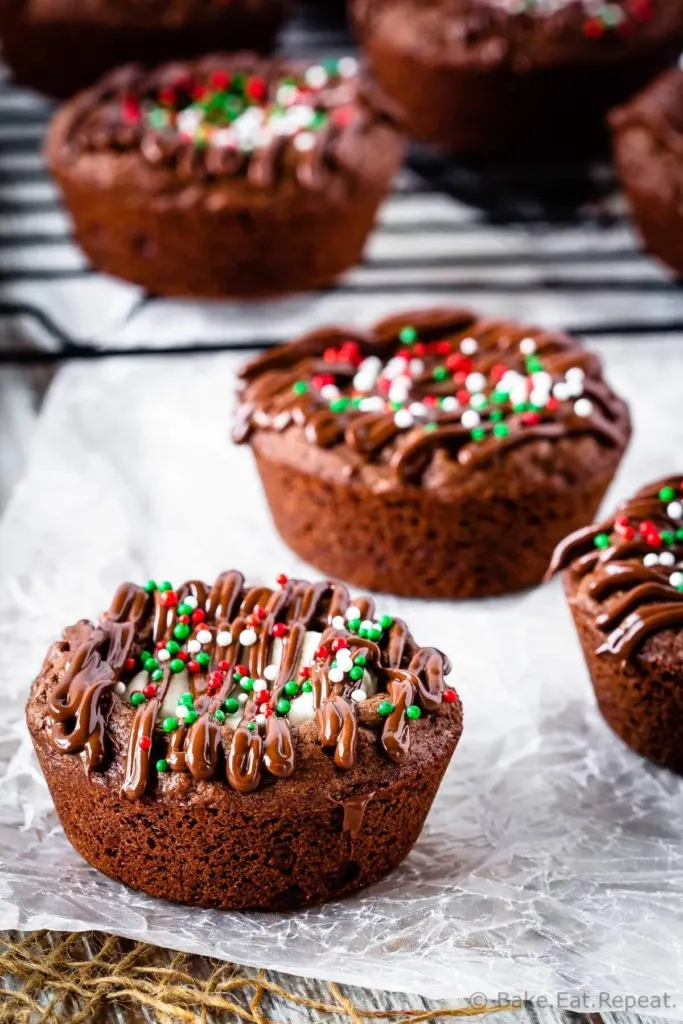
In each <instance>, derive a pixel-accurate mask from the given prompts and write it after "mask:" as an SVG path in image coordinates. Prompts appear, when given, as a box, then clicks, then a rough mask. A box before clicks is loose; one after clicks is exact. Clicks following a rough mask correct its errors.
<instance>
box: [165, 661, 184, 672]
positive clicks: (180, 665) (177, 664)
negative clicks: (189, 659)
mask: <svg viewBox="0 0 683 1024" xmlns="http://www.w3.org/2000/svg"><path fill="white" fill-rule="evenodd" d="M168 667H169V668H170V670H171V672H173V673H174V674H177V673H178V672H182V671H183V669H184V668H185V662H184V661H181V660H180V658H173V660H172V661H171V662H169V666H168Z"/></svg>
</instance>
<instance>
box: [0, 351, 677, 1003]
mask: <svg viewBox="0 0 683 1024" xmlns="http://www.w3.org/2000/svg"><path fill="white" fill-rule="evenodd" d="M682 345H683V339H682V338H676V337H671V338H670V339H669V340H667V341H666V342H664V341H652V340H648V341H634V340H631V341H623V342H622V341H620V340H618V339H616V338H610V339H605V340H604V341H603V342H602V343H601V344H600V345H599V346H596V347H598V348H599V349H600V350H601V352H602V354H603V356H604V357H605V361H606V364H607V367H608V371H609V375H610V377H611V379H612V381H613V382H614V384H615V385H616V386H618V387H619V388H620V389H621V390H622V391H623V392H624V393H625V394H626V395H627V397H628V398H629V399H630V400H631V402H632V405H633V410H634V415H635V425H636V439H635V441H634V443H633V446H632V449H631V451H630V453H629V455H628V457H627V460H626V463H625V465H624V468H623V470H622V472H621V474H620V476H619V478H618V480H617V481H616V483H615V485H614V487H613V489H612V493H611V495H610V496H609V499H608V500H609V502H613V501H615V500H616V499H617V498H618V497H620V496H623V495H626V494H627V493H628V492H629V491H631V490H632V489H634V488H635V487H636V486H638V485H639V484H641V483H642V482H644V481H646V480H649V479H652V478H654V477H656V476H657V475H658V474H660V473H665V472H670V471H674V470H680V469H681V451H682V450H683V416H682V415H681V397H682V394H681V392H682V388H681V380H682V379H683V378H682V375H681V370H682V368H683V349H681V346H682ZM239 361H241V357H239V356H236V355H231V354H220V355H218V354H211V355H204V356H196V357H187V356H186V357H176V356H173V357H160V356H149V357H142V358H140V357H138V358H135V357H127V356H126V357H124V358H119V359H113V358H111V359H105V360H101V361H97V362H86V363H81V364H71V365H70V366H68V367H67V368H65V369H64V370H62V371H61V372H60V374H59V375H58V377H57V379H56V382H55V384H54V385H53V388H52V391H51V393H50V395H49V397H48V400H47V403H46V407H45V409H44V412H43V416H42V420H41V423H40V426H39V430H38V434H37V436H36V438H35V442H34V445H33V450H32V457H31V460H30V466H29V471H28V473H27V475H26V477H25V479H24V482H23V484H22V485H21V486H20V487H19V489H18V490H17V492H16V494H15V496H14V499H13V501H12V503H11V505H10V507H9V509H8V511H7V514H6V516H5V518H4V520H3V523H2V525H1V526H0V566H1V575H2V584H1V586H0V672H1V686H2V691H1V692H2V719H1V720H2V728H0V783H1V784H0V928H22V929H33V928H42V927H45V928H54V929H60V928H68V929H91V928H95V929H103V930H106V931H109V932H114V933H117V934H121V935H125V936H129V937H132V938H136V939H144V940H148V941H152V942H156V943H159V944H161V945H167V946H169V947H173V948H178V949H183V950H188V951H195V952H197V953H203V954H210V955H213V956H218V957H224V958H226V959H231V960H235V961H238V962H241V963H245V964H252V965H258V966H260V967H267V968H275V969H279V970H284V971H290V972H293V973H296V974H299V975H310V976H316V977H320V978H327V979H334V980H337V981H349V982H353V983H355V984H357V985H366V986H372V987H378V988H383V989H391V988H393V989H397V990H402V991H413V992H419V993H422V994H423V995H425V996H429V997H433V998H448V999H459V998H463V997H466V996H468V995H469V994H471V993H473V992H475V991H481V992H483V993H485V994H486V995H487V996H488V997H490V998H496V997H497V996H498V993H499V992H502V991H503V992H508V993H513V994H520V995H523V994H529V995H540V994H544V995H547V996H550V997H551V998H555V997H556V996H557V994H558V992H560V991H570V992H575V993H582V994H585V995H587V996H589V997H591V998H592V999H594V1000H597V999H598V998H599V993H600V992H609V993H611V994H620V993H621V994H626V993H629V994H634V995H643V996H647V995H655V994H662V993H664V992H668V993H669V994H670V998H671V1001H672V1003H673V1004H675V1003H676V1002H677V1003H678V1009H670V1010H669V1011H668V1014H667V1015H669V1016H679V1017H683V793H682V786H681V782H680V781H679V780H678V779H676V778H675V777H673V776H672V775H670V774H668V773H666V772H663V771H660V770H658V769H655V768H654V767H652V766H650V765H648V764H646V763H644V762H643V761H641V760H640V759H639V758H637V757H636V756H635V755H633V754H631V753H630V751H628V750H627V749H625V748H624V747H623V746H622V745H621V743H620V742H619V741H618V740H617V739H616V738H615V737H614V736H613V735H612V734H611V733H610V732H609V731H608V729H607V727H606V726H605V725H604V724H603V723H602V721H601V719H600V718H599V716H598V714H597V712H596V711H595V708H594V704H593V699H592V690H591V688H590V684H589V681H588V678H587V675H586V671H585V668H584V665H583V661H582V658H581V655H580V651H579V648H578V644H577V640H576V638H575V634H574V631H573V628H572V625H571V623H570V619H569V615H568V612H567V610H566V607H565V604H564V599H563V597H562V594H561V590H560V586H559V584H558V583H555V584H553V585H551V586H549V587H545V588H543V589H539V590H537V591H535V592H532V593H529V594H525V595H522V596H519V597H515V598H512V599H507V600H498V601H490V602H479V603H475V602H468V603H464V604H449V603H436V604H428V603H423V602H411V601H399V600H397V599H395V598H392V597H386V598H385V599H382V600H381V602H380V608H382V609H385V610H386V611H387V612H389V613H398V614H401V615H402V616H405V618H406V619H407V620H408V621H409V622H410V624H411V626H412V628H413V631H414V633H415V635H416V637H417V639H418V640H419V641H420V642H422V643H429V644H436V645H438V646H440V647H442V648H443V649H444V650H446V651H447V652H448V653H449V655H450V656H451V659H452V661H453V664H454V672H453V676H452V679H453V681H454V683H455V685H456V686H457V687H458V688H459V689H460V691H461V693H462V697H463V702H464V706H465V731H464V736H463V740H462V743H461V745H460V747H459V749H458V751H457V752H456V755H455V758H454V760H453V762H452V765H451V768H450V770H449V772H448V775H447V778H446V780H445V782H444V784H443V786H442V788H441V791H440V794H439V796H438V798H437V801H436V803H435V805H434V808H433V810H432V813H431V815H430V817H429V819H428V822H427V826H426V828H425V830H424V833H423V835H422V838H421V839H420V841H419V843H418V845H417V847H416V848H415V850H414V852H413V853H412V854H411V855H410V857H409V858H408V859H407V861H406V862H405V864H404V865H403V866H402V867H401V868H400V869H399V870H398V871H396V872H395V873H394V874H393V875H391V876H390V877H389V878H387V879H386V880H385V881H384V882H382V883H381V884H379V885H377V886H375V887H374V888H373V889H370V890H368V891H367V892H365V893H362V894H360V895H359V896H357V897H355V898H352V899H350V900H347V901H345V902H341V903H337V904H330V905H328V906H325V907H321V908H317V909H313V910H307V911H304V912H301V913H288V914H278V915H265V914H258V913H249V914H244V913H242V914H231V913H224V912H216V911H210V912H209V911H204V910H196V909H192V908H188V907H179V906H174V905H171V904H167V903H164V902H160V901H157V900H154V899H151V898H148V897H146V896H144V895H141V894H138V893H134V892H132V891H130V890H128V889H126V888H124V887H123V886H121V885H118V884H116V883H115V882H112V881H110V880H108V879H107V878H105V877H103V876H102V875H100V874H98V873H97V872H96V871H94V870H93V869H91V868H90V867H89V866H88V865H87V864H86V863H85V862H84V861H82V860H81V858H80V857H79V856H78V855H77V854H76V853H75V852H74V851H73V850H72V849H71V848H70V846H69V845H68V843H67V842H66V840H65V839H64V836H63V834H62V831H61V829H60V827H59V824H58V822H57V820H56V817H55V815H54V813H53V812H52V809H51V802H50V798H49V795H48V792H47V789H46V786H45V784H44V782H43V780H42V777H41V775H40V772H39V770H38V767H37V763H36V761H35V758H34V756H33V753H32V750H31V745H30V741H29V739H28V737H27V733H26V730H25V726H24V722H23V704H24V701H25V699H26V696H27V693H28V688H29V684H30V681H31V679H32V677H33V676H34V674H35V673H36V672H37V671H38V668H39V666H40V663H41V659H42V657H43V654H44V652H45V650H46V648H47V646H48V644H49V642H50V641H51V640H52V639H54V638H55V637H57V635H58V633H59V631H60V629H61V627H62V626H63V625H65V624H66V623H69V622H71V621H74V620H75V619H77V618H79V617H81V616H91V615H97V614H98V613H99V612H100V611H101V609H102V608H104V607H105V606H106V604H107V603H108V601H109V599H110V597H111V594H112V592H113V590H114V588H115V587H116V585H117V584H118V583H119V582H120V581H121V580H122V579H125V578H129V579H134V580H143V579H146V578H147V577H148V576H153V577H154V576H156V577H163V578H170V579H171V580H175V581H181V580H183V579H185V578H188V577H190V576H202V575H204V576H205V577H206V578H213V577H214V576H215V574H216V573H217V572H219V571H220V570H222V569H224V568H227V567H230V566H233V565H236V566H238V567H240V568H242V570H243V571H244V572H245V573H247V574H248V576H249V578H251V579H253V580H257V579H261V580H264V581H267V580H271V579H272V578H273V577H274V575H275V574H276V573H277V572H280V571H284V572H287V573H290V574H292V573H301V574H304V573H306V572H314V570H309V569H308V568H307V567H306V566H304V565H301V564H299V563H298V561H297V560H296V558H295V557H294V556H293V555H292V554H291V553H290V552H289V551H288V550H287V549H286V548H285V547H284V545H283V544H282V543H281V542H280V540H279V538H278V537H277V536H276V535H275V533H274V531H273V528H272V526H271V524H270V521H269V517H268V513H267V509H266V506H265V503H264V500H263V498H262V495H261V493H260V487H259V483H258V480H257V478H256V474H255V471H254V469H253V466H252V461H251V456H250V452H249V451H248V449H236V448H234V447H232V446H231V445H230V444H229V442H228V439H227V435H228V426H229V422H230V417H231V408H232V404H233V399H232V393H233V387H234V372H235V369H236V366H237V364H238V362H239Z"/></svg>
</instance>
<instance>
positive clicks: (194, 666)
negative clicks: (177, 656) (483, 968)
mask: <svg viewBox="0 0 683 1024" xmlns="http://www.w3.org/2000/svg"><path fill="white" fill-rule="evenodd" d="M200 669H201V666H200V664H199V662H198V661H188V663H187V671H188V672H192V673H196V672H199V671H200Z"/></svg>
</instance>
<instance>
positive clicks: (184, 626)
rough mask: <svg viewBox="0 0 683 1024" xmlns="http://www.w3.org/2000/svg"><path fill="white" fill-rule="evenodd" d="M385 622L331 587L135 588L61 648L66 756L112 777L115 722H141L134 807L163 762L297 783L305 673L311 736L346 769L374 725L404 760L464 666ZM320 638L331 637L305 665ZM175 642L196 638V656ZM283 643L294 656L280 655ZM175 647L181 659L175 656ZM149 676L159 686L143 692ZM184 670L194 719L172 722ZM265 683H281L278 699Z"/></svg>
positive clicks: (125, 787)
mask: <svg viewBox="0 0 683 1024" xmlns="http://www.w3.org/2000/svg"><path fill="white" fill-rule="evenodd" d="M164 588H165V589H164ZM191 609H193V611H192V615H191V616H190V615H188V614H187V613H188V611H190V610H191ZM373 615H374V605H373V602H372V600H371V599H370V598H363V599H359V600H357V601H356V602H355V604H354V605H352V604H351V602H350V599H349V594H348V591H347V589H346V587H344V586H343V585H342V584H340V583H336V582H329V581H327V582H319V583H306V582H304V581H302V580H285V579H284V578H283V579H282V582H281V586H280V589H275V590H271V589H269V588H268V587H254V588H251V589H249V588H247V587H245V585H244V579H243V577H242V575H241V574H240V573H239V572H237V571H230V572H226V573H223V574H222V575H221V576H220V577H219V578H218V579H217V581H216V582H215V584H214V585H213V586H211V587H209V586H207V585H206V584H204V583H202V582H200V581H197V580H191V581H189V582H187V583H185V584H184V585H183V586H182V587H180V588H178V590H177V591H174V590H172V588H170V584H164V585H161V588H157V587H156V585H154V584H148V586H147V588H142V587H138V586H135V585H134V584H132V583H126V584H123V585H122V586H121V587H120V588H119V590H118V591H117V593H116V595H115V596H114V599H113V601H112V604H111V607H110V608H109V610H108V611H107V612H105V614H104V615H103V617H102V619H101V622H100V623H99V625H96V626H92V625H91V624H90V623H81V624H79V626H78V627H76V628H72V629H71V630H68V631H67V632H66V634H65V636H66V638H67V639H66V641H65V642H63V643H61V644H59V645H57V651H56V654H57V657H56V659H55V663H56V672H57V680H56V682H55V683H54V684H53V686H52V687H51V689H50V692H49V694H48V709H49V715H50V718H51V722H52V726H51V738H52V742H53V744H54V746H55V747H56V748H57V749H58V750H61V751H63V752H65V753H71V754H75V753H82V754H83V756H84V761H85V764H86V767H87V769H88V770H94V769H97V768H102V767H103V765H104V764H105V762H106V758H107V755H108V754H111V751H108V750H107V729H108V721H109V718H110V716H111V715H112V714H115V715H116V716H117V717H118V718H119V720H122V721H124V723H125V722H126V720H127V719H128V718H129V719H130V721H129V726H128V727H129V739H128V746H127V754H126V761H125V770H124V777H123V784H122V792H123V793H124V795H125V796H126V797H128V798H129V799H131V800H135V799H139V798H140V797H141V796H143V794H144V793H145V792H146V791H147V790H148V789H149V787H150V785H151V782H152V779H153V778H154V777H155V774H156V772H155V770H154V766H156V770H157V771H159V772H162V771H163V772H165V771H171V772H187V773H189V774H191V775H192V776H193V777H194V778H196V779H217V778H224V779H226V781H227V784H228V785H229V786H231V787H232V788H233V789H235V790H237V791H238V792H240V793H249V792H251V791H253V790H255V789H257V788H258V787H259V785H261V784H263V783H264V782H265V781H266V779H268V778H269V777H270V778H272V779H286V778H287V777H289V776H290V775H291V774H292V773H293V772H294V770H295V765H296V746H297V735H298V728H299V727H298V726H296V725H291V724H290V721H289V712H290V709H291V702H290V701H289V700H288V699H287V696H288V695H290V694H291V692H292V690H291V688H292V685H293V684H292V680H295V679H296V676H297V670H298V671H299V672H300V673H301V676H302V678H305V679H306V686H307V690H306V688H304V692H310V694H311V698H312V703H313V711H314V716H315V720H314V722H312V723H310V727H311V728H313V729H314V730H317V736H318V742H319V743H320V745H321V746H322V747H323V749H325V750H327V751H329V753H330V756H331V757H332V759H333V761H334V764H335V765H336V767H337V768H339V769H340V770H342V771H348V770H349V769H350V768H352V766H353V764H354V762H355V759H356V748H357V742H358V730H359V728H361V727H362V728H378V730H379V735H378V741H379V744H380V747H381V749H383V751H384V752H385V754H386V756H387V757H389V758H390V759H391V760H393V761H394V762H396V763H397V764H401V763H403V762H405V761H406V760H407V759H408V757H409V756H410V727H411V724H412V723H411V719H415V718H419V717H420V715H421V712H422V711H425V712H429V713H432V714H434V713H438V712H439V709H440V707H441V704H442V700H443V698H444V692H446V699H447V700H448V701H449V703H452V702H453V701H454V700H456V699H457V698H456V695H455V692H454V691H453V690H445V689H444V688H445V683H444V676H445V675H446V674H447V673H448V672H449V671H450V665H449V662H448V660H447V658H446V657H445V656H444V655H443V654H442V653H441V652H440V651H438V650H436V649H435V648H431V647H429V648H418V647H417V645H416V644H415V642H414V640H413V639H412V637H411V635H410V633H409V632H408V630H407V627H406V626H405V623H403V622H401V621H400V620H392V619H389V617H384V618H383V619H382V620H381V622H382V623H383V625H380V623H373ZM350 616H352V618H350ZM357 617H358V618H357ZM361 620H362V624H361ZM309 632H315V633H320V634H321V638H320V642H319V644H318V646H317V649H316V651H315V652H314V655H313V658H312V661H311V663H310V665H309V666H304V664H303V661H302V653H303V647H304V642H305V640H306V637H307V634H308V633H309ZM174 637H181V638H183V642H185V643H187V650H186V651H183V650H182V644H181V643H178V642H176V641H174V640H173V638H174ZM198 638H200V639H198ZM276 639H277V640H278V641H279V643H280V644H281V648H280V653H279V655H278V656H276V657H274V653H273V646H274V642H275V640H276ZM200 649H201V654H200V653H197V654H196V659H197V660H196V661H194V660H193V654H194V653H195V652H197V651H199V650H200ZM342 650H343V651H344V652H345V653H346V657H347V659H348V663H349V664H351V659H354V660H353V664H354V665H355V666H358V665H362V666H363V668H362V670H358V671H357V673H356V674H355V675H349V672H350V670H348V671H340V669H339V668H338V667H337V661H336V660H335V659H337V658H338V659H339V661H340V664H341V653H340V652H341V651H342ZM171 651H172V652H173V653H174V654H175V655H176V658H180V659H181V660H180V661H174V660H168V659H169V658H170V657H171V654H170V653H169V652H171ZM155 654H156V656H157V658H158V659H161V655H162V654H164V655H165V657H166V659H167V660H165V661H162V660H157V658H155ZM150 659H151V660H150ZM200 659H201V660H200ZM356 659H357V660H356ZM278 661H279V667H276V666H277V663H278ZM141 666H145V668H144V671H145V672H148V673H150V678H151V679H154V680H155V682H153V683H149V684H148V685H147V686H145V687H144V688H143V690H133V691H132V692H131V691H130V683H131V680H133V679H136V678H137V676H138V674H140V673H141V671H142V669H141ZM150 666H152V667H151V668H150ZM184 669H189V670H188V671H187V679H188V684H187V685H188V687H189V692H188V693H187V694H186V695H185V698H187V702H186V703H185V704H184V705H183V706H184V707H185V708H186V711H185V715H186V717H185V718H178V719H175V718H171V719H169V718H166V719H164V720H163V721H160V717H161V713H162V708H163V705H164V699H165V697H166V696H167V693H168V690H169V686H171V684H172V681H173V679H174V673H177V672H179V671H182V670H184ZM333 669H334V671H333ZM247 671H248V672H249V677H247V676H246V675H245V673H246V672H247ZM269 671H270V674H269ZM360 671H362V672H363V674H364V673H365V672H366V671H367V672H368V673H369V674H370V676H371V678H373V679H374V680H375V683H376V686H377V690H378V695H377V696H376V697H374V698H372V700H370V701H369V703H368V704H367V710H365V711H364V712H363V716H362V725H361V723H360V721H359V715H358V710H359V708H362V707H363V703H364V702H365V696H366V695H365V694H364V693H363V692H361V693H360V702H359V692H358V687H359V682H358V681H357V680H358V675H359V674H360ZM264 676H265V677H267V678H268V679H270V680H271V682H270V687H271V689H270V692H268V693H264V692H263V691H264V690H265V689H266V684H265V681H264V680H263V678H262V677H264ZM252 677H253V678H252ZM243 679H247V680H248V683H247V685H248V687H249V689H248V692H247V693H246V696H245V695H244V693H243V691H242V689H241V681H242V680H243ZM254 680H256V681H258V682H259V685H260V689H259V690H257V688H256V685H255V682H254ZM127 685H128V688H127ZM300 689H301V688H300V687H299V685H298V684H297V687H296V690H297V692H298V691H300ZM238 695H241V696H242V701H241V703H242V717H241V719H240V720H239V721H238V722H237V724H236V725H235V726H234V727H231V726H230V724H229V722H227V721H226V714H225V711H224V710H223V709H225V708H227V709H229V711H230V710H231V706H232V710H234V706H236V705H237V703H238V701H237V700H236V699H235V698H236V697H237V696H238ZM133 697H137V704H135V700H133ZM131 704H135V707H134V709H133V707H131ZM179 708H180V704H179ZM302 727H303V726H302ZM307 727H308V726H307ZM359 813H360V811H359ZM361 817H362V814H361Z"/></svg>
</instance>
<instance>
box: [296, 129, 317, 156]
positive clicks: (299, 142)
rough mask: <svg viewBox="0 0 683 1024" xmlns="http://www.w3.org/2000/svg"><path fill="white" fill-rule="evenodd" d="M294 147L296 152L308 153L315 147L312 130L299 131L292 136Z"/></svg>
mask: <svg viewBox="0 0 683 1024" xmlns="http://www.w3.org/2000/svg"><path fill="white" fill-rule="evenodd" d="M294 148H295V149H296V151H297V152H298V153H310V152H311V150H312V149H314V148H315V135H314V134H313V132H299V134H298V135H295V136H294Z"/></svg>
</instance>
